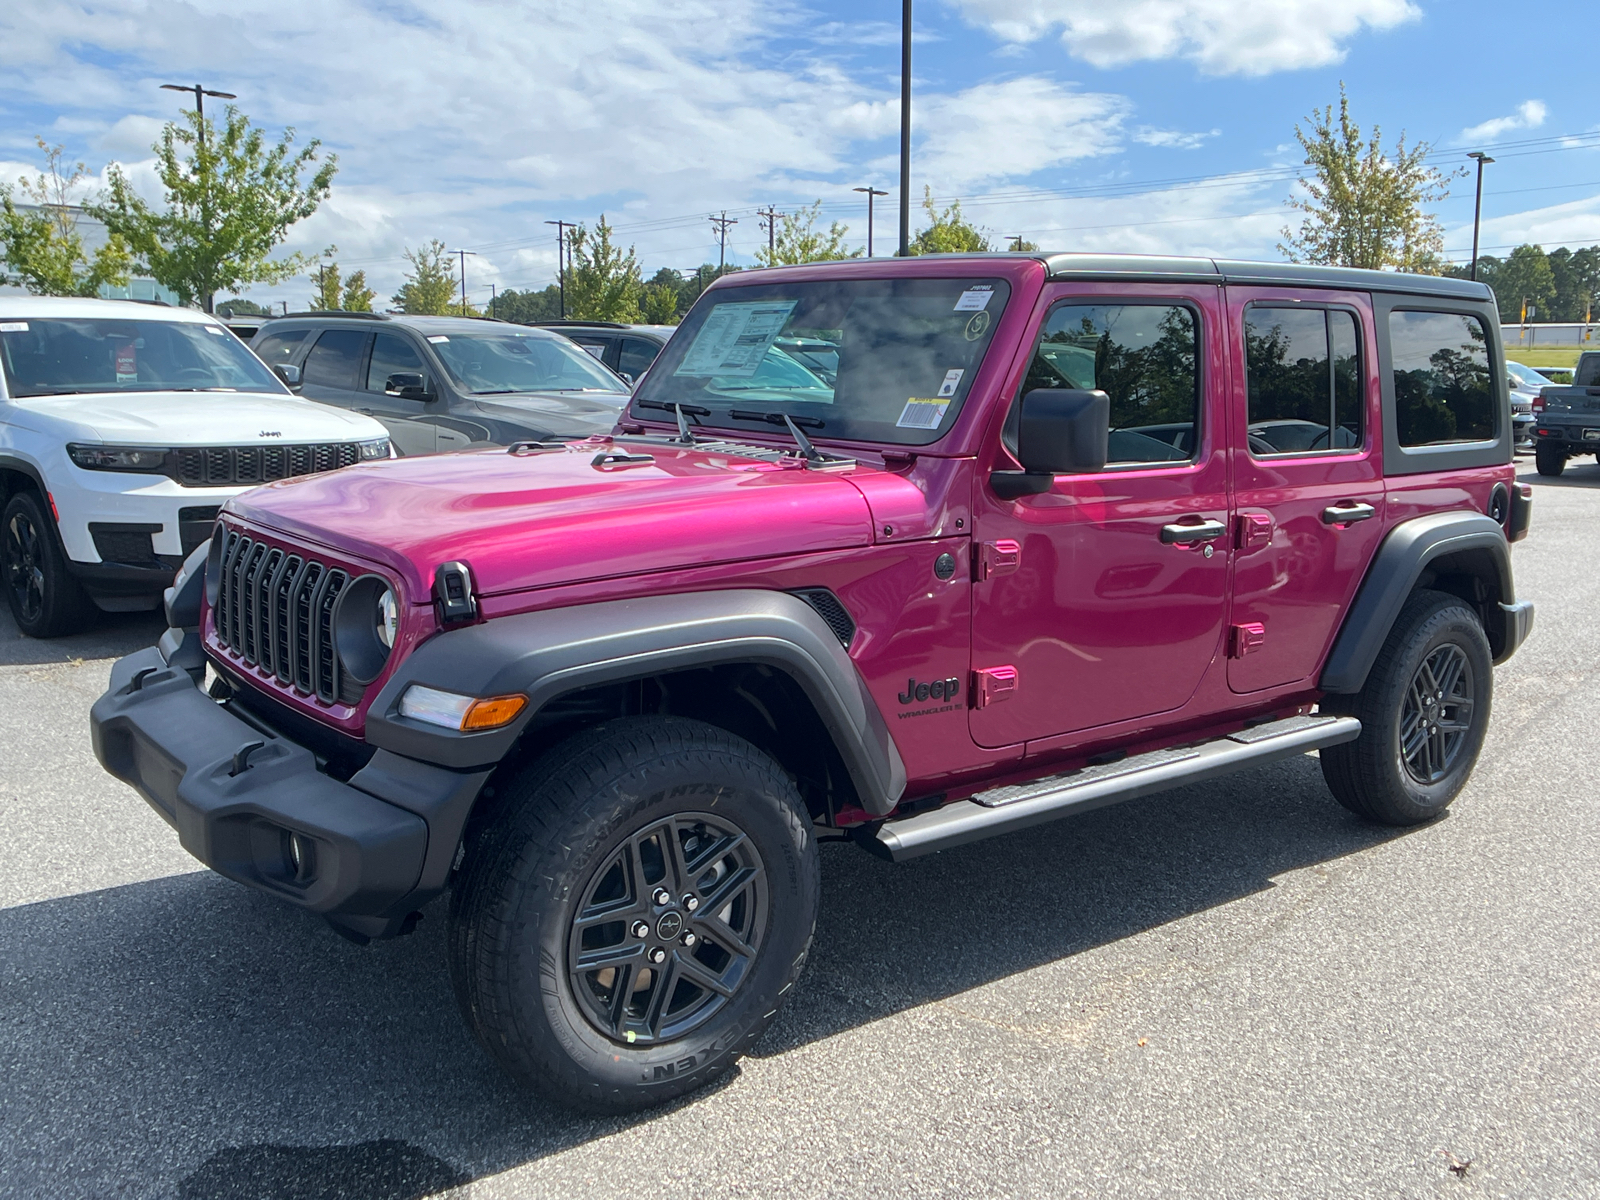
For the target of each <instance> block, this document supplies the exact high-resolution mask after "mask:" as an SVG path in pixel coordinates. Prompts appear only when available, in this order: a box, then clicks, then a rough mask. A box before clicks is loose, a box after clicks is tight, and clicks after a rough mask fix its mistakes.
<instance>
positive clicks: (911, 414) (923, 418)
mask: <svg viewBox="0 0 1600 1200" xmlns="http://www.w3.org/2000/svg"><path fill="white" fill-rule="evenodd" d="M949 407H950V401H948V400H927V399H919V398H918V397H916V396H913V397H911V399H909V400H907V401H906V406H905V408H903V409H902V410H901V412H900V419H899V420H898V421H896V422H895V427H896V428H897V429H937V428H939V422H940V421H942V420H944V410H945V409H947V408H949Z"/></svg>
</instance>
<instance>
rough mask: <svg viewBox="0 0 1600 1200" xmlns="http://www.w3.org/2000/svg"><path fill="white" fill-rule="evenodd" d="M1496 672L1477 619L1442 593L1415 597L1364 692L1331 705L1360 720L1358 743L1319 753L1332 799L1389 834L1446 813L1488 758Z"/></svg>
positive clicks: (1425, 593) (1414, 595) (1375, 665)
mask: <svg viewBox="0 0 1600 1200" xmlns="http://www.w3.org/2000/svg"><path fill="white" fill-rule="evenodd" d="M1493 671H1494V667H1493V663H1492V661H1491V659H1490V654H1489V639H1488V638H1487V637H1485V636H1484V632H1483V626H1482V625H1481V624H1480V623H1479V621H1478V616H1477V614H1476V613H1474V612H1473V611H1472V610H1471V609H1470V608H1468V607H1467V606H1466V605H1465V604H1463V603H1462V602H1461V601H1460V600H1459V599H1457V598H1456V597H1455V596H1451V595H1448V594H1446V593H1444V592H1433V591H1418V592H1415V593H1413V594H1412V596H1411V598H1410V599H1409V600H1407V601H1406V604H1405V607H1404V608H1403V609H1401V611H1400V616H1399V617H1398V618H1397V619H1396V620H1395V623H1394V628H1393V629H1391V630H1390V631H1389V637H1388V640H1387V641H1385V642H1384V645H1383V649H1382V650H1381V651H1380V652H1379V653H1378V659H1377V661H1376V662H1375V663H1374V664H1373V666H1372V670H1371V672H1370V673H1369V674H1368V676H1367V682H1366V685H1365V686H1364V687H1363V688H1362V689H1361V691H1360V692H1359V693H1357V694H1356V695H1355V696H1351V697H1339V698H1334V701H1333V702H1332V703H1329V704H1327V705H1325V707H1327V708H1329V709H1333V710H1338V711H1344V712H1348V713H1349V714H1350V715H1352V716H1356V717H1359V718H1360V719H1361V736H1360V737H1358V738H1357V739H1356V740H1355V741H1353V742H1347V743H1345V744H1344V745H1342V746H1330V747H1328V748H1327V749H1324V750H1323V751H1322V752H1321V758H1322V774H1323V778H1324V779H1326V780H1327V782H1328V787H1329V788H1330V789H1331V790H1332V792H1333V794H1334V798H1335V799H1337V800H1338V801H1339V803H1340V804H1342V805H1344V806H1345V807H1346V808H1348V809H1350V810H1351V811H1352V812H1355V813H1359V814H1360V815H1361V816H1364V817H1367V818H1369V819H1371V820H1374V821H1379V822H1382V823H1383V824H1385V825H1416V824H1420V823H1421V822H1423V821H1430V820H1432V819H1433V818H1434V817H1436V816H1438V815H1439V814H1440V813H1442V812H1443V811H1444V810H1445V809H1446V808H1448V807H1449V805H1450V802H1451V801H1452V800H1454V799H1455V797H1456V794H1457V793H1458V792H1460V791H1461V789H1462V788H1463V787H1465V786H1466V782H1467V779H1468V778H1469V777H1470V776H1471V774H1472V768H1473V766H1474V764H1476V763H1477V761H1478V752H1479V750H1481V749H1482V748H1483V738H1484V733H1485V731H1486V730H1487V728H1488V724H1489V710H1490V702H1491V700H1492V697H1493V693H1494V675H1493ZM1339 700H1343V701H1344V703H1343V704H1340V703H1339V702H1338V701H1339Z"/></svg>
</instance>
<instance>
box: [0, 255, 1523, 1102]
mask: <svg viewBox="0 0 1600 1200" xmlns="http://www.w3.org/2000/svg"><path fill="white" fill-rule="evenodd" d="M1108 279H1114V280H1115V283H1113V284H1108V283H1107V280H1108ZM319 319H321V318H319ZM330 319H331V318H330ZM462 324H463V325H464V324H465V322H462ZM451 329H452V332H450V333H449V334H448V335H446V334H445V333H440V334H438V335H437V340H438V341H440V342H441V343H443V342H444V341H445V340H446V338H447V336H448V337H449V338H454V337H456V336H457V334H456V332H454V330H455V329H456V327H455V326H452V327H451ZM363 335H364V336H365V331H363ZM491 335H492V336H494V337H502V336H506V337H510V336H512V335H509V334H506V335H502V334H500V333H495V332H494V331H492V330H491V331H489V333H485V334H484V336H485V337H488V336H491ZM8 336H9V335H8ZM377 336H380V337H381V336H383V334H382V333H381V332H380V333H379V334H378V335H377ZM430 344H431V339H430ZM1285 346H1292V349H1293V354H1292V356H1291V357H1292V359H1293V365H1292V366H1291V365H1286V360H1284V358H1283V354H1284V349H1283V348H1284V347H1285ZM545 349H548V347H546V346H543V345H542V344H541V343H539V342H537V341H529V342H528V343H527V345H526V346H521V347H519V348H518V350H519V354H518V356H510V355H509V354H508V361H509V358H510V357H525V358H527V360H528V363H529V364H537V363H540V362H543V361H544V360H543V359H542V358H540V353H541V352H542V351H543V350H545ZM430 353H431V352H430ZM506 369H510V368H506ZM519 369H520V368H519ZM529 369H532V367H531V366H530V368H529ZM394 378H396V379H398V378H400V377H399V376H395V377H394ZM410 378H412V379H415V380H419V381H420V380H421V378H422V377H421V376H410ZM1505 381H1506V370H1505V364H1504V362H1503V361H1502V352H1501V343H1500V328H1499V322H1498V318H1497V316H1496V311H1495V304H1494V299H1493V297H1492V296H1491V295H1490V292H1489V289H1488V288H1487V287H1485V286H1484V285H1483V284H1481V283H1473V282H1470V281H1467V280H1460V279H1448V278H1443V277H1437V276H1429V275H1405V274H1399V273H1395V272H1388V271H1383V272H1379V271H1356V270H1342V269H1341V270H1330V269H1327V268H1320V267H1305V266H1297V265H1293V264H1283V263H1273V264H1269V265H1259V266H1258V265H1255V264H1251V263H1238V262H1230V263H1218V262H1214V261H1212V260H1211V259H1177V258H1160V259H1144V258H1138V257H1128V258H1125V259H1119V258H1116V257H1115V256H1109V255H1099V254H1096V255H1076V254H1023V253H1018V254H1010V255H1003V256H1001V255H982V254H976V255H954V254H953V255H937V256H928V257H919V258H903V259H873V260H871V261H860V262H834V263H816V264H810V265H806V266H798V267H777V268H773V269H770V270H765V271H741V272H738V273H736V274H730V275H724V276H722V277H720V278H718V279H717V280H715V281H714V282H713V283H712V284H711V286H710V287H708V288H706V290H705V291H704V292H703V293H702V294H701V295H700V297H699V299H698V300H696V301H695V304H694V307H693V308H692V309H691V310H690V312H689V314H688V315H687V316H686V317H684V319H683V323H682V324H681V325H680V326H678V328H677V330H676V332H674V333H673V335H672V339H671V340H670V341H669V342H667V344H666V346H665V348H664V349H663V350H662V351H661V354H660V357H659V358H657V359H656V361H655V363H654V364H653V365H652V366H651V369H650V371H649V372H648V373H647V374H646V375H645V376H644V377H643V379H641V380H640V382H639V384H638V386H637V388H636V389H635V390H634V391H633V393H632V394H631V395H628V396H623V397H620V398H619V403H623V402H625V403H626V410H625V411H624V412H623V413H622V415H621V421H620V423H619V424H618V425H616V426H615V428H614V429H612V431H611V433H610V434H609V436H595V437H585V438H572V439H570V440H563V439H561V438H560V437H554V436H552V437H541V438H540V439H539V440H537V441H519V442H518V443H517V444H516V445H514V446H512V447H510V448H509V450H508V449H507V448H505V447H499V446H492V445H491V446H482V447H480V448H478V449H473V450H463V451H461V452H459V453H455V454H450V455H443V456H439V457H429V458H420V459H419V458H396V459H386V460H383V461H373V462H362V463H358V464H356V465H353V466H349V467H347V468H345V469H344V470H340V471H334V472H331V473H327V474H322V475H313V476H310V477H308V478H304V479H297V480H294V481H292V482H282V483H275V484H274V485H273V486H271V487H269V488H261V489H258V490H255V491H248V492H244V493H243V494H241V495H237V496H235V497H233V498H232V499H231V500H229V501H228V502H227V504H226V505H224V506H223V508H222V511H221V513H220V515H219V516H218V518H217V520H216V523H215V525H214V527H213V529H212V534H211V540H210V542H209V545H208V546H207V547H202V548H201V549H199V550H197V551H196V553H195V554H194V555H193V556H191V557H190V558H189V560H188V562H187V564H186V565H185V566H184V568H183V570H182V571H181V572H180V573H179V574H178V577H177V580H176V582H175V583H174V585H173V587H172V589H171V590H169V591H168V593H167V601H166V611H167V617H168V622H169V624H170V625H171V626H172V628H171V629H169V630H168V632H167V633H166V634H165V635H164V636H163V637H162V639H161V643H160V645H159V646H154V647H151V648H150V649H148V650H143V651H140V652H139V653H137V654H133V655H130V656H129V657H127V658H124V659H123V660H121V661H120V662H119V663H117V665H116V667H115V668H114V669H113V671H112V674H111V686H110V689H109V690H108V691H107V692H106V693H105V695H103V696H102V697H101V698H100V699H99V700H98V701H97V702H96V704H95V705H94V709H93V713H92V716H91V722H92V726H93V735H94V747H95V752H96V754H97V755H98V756H99V759H100V761H101V763H102V764H104V766H105V768H106V769H107V770H108V771H110V772H111V773H112V774H113V775H116V776H117V777H118V778H120V779H124V780H126V781H127V782H128V783H130V784H132V785H133V786H134V787H135V788H137V789H138V790H139V791H140V792H141V793H142V794H143V796H144V797H145V799H146V800H148V801H149V803H150V804H151V806H152V807H154V808H155V809H157V810H158V811H159V812H160V814H161V815H162V816H163V817H164V818H165V819H166V820H167V821H169V822H170V823H172V824H174V825H175V826H177V827H178V828H180V829H182V830H183V844H184V845H185V846H187V847H190V848H192V849H193V851H194V852H195V853H196V854H197V855H199V856H200V857H201V858H202V860H203V861H204V862H205V863H207V864H208V865H209V866H211V867H212V868H213V869H215V870H217V871H220V872H222V873H223V874H225V875H227V876H228V877H229V878H232V879H235V880H237V881H239V882H240V883H243V884H245V885H247V886H250V887H254V888H258V889H260V890H262V891H264V892H270V893H271V894H272V895H274V896H277V897H279V898H280V899H282V900H283V901H285V902H286V903H288V904H292V905H295V906H297V907H299V908H302V909H304V910H306V911H309V912H313V913H317V914H319V915H321V916H323V917H324V918H326V919H327V920H328V921H329V922H331V923H332V924H333V925H334V926H335V927H337V928H338V929H339V930H340V931H341V932H342V933H344V934H346V935H347V936H349V937H352V938H355V939H356V940H359V941H365V940H370V939H373V938H386V937H395V936H399V935H402V934H405V933H408V932H410V930H411V929H412V928H414V927H415V925H416V923H417V920H418V918H419V915H420V913H421V911H422V908H423V906H424V905H426V904H428V903H429V902H430V901H432V900H435V899H437V898H439V897H441V896H443V894H444V893H447V892H448V893H449V917H448V920H449V925H450V929H449V931H448V933H447V936H445V937H444V938H443V939H442V941H443V944H444V945H445V946H446V947H448V951H447V953H448V956H449V964H450V973H451V977H452V979H453V980H454V982H455V990H456V993H457V996H458V998H459V1001H460V1007H461V1012H462V1016H463V1018H464V1019H465V1021H466V1023H467V1024H468V1026H470V1028H471V1029H472V1031H473V1033H474V1034H475V1035H476V1037H477V1040H478V1043H479V1044H480V1045H481V1046H482V1048H483V1051H484V1053H485V1054H487V1055H489V1056H490V1057H492V1058H493V1059H494V1060H495V1061H496V1062H498V1063H499V1064H500V1066H501V1067H503V1068H504V1069H505V1070H506V1071H507V1072H508V1073H509V1074H510V1075H512V1076H513V1077H514V1078H516V1079H518V1080H521V1081H523V1082H524V1083H525V1084H527V1085H528V1086H529V1087H530V1088H532V1089H535V1090H537V1091H539V1092H540V1093H542V1094H545V1095H548V1096H551V1097H553V1098H556V1099H559V1100H562V1101H564V1102H566V1103H568V1104H571V1105H574V1106H576V1107H580V1108H584V1109H588V1110H591V1111H598V1112H612V1113H615V1112H623V1111H627V1110H631V1109H639V1108H643V1107H646V1106H649V1105H654V1104H660V1103H663V1102H665V1101H667V1100H670V1099H672V1098H673V1097H676V1096H681V1095H684V1094H685V1093H687V1092H691V1091H693V1090H695V1089H697V1088H700V1087H703V1086H705V1085H706V1084H707V1083H709V1082H711V1081H712V1080H714V1079H717V1078H718V1077H720V1076H722V1075H723V1074H725V1073H726V1072H727V1071H728V1070H729V1069H730V1068H731V1067H732V1066H733V1064H734V1063H735V1062H736V1061H737V1060H738V1058H739V1056H740V1054H741V1053H743V1051H744V1050H745V1049H747V1048H748V1047H749V1046H751V1045H752V1044H754V1043H755V1041H756V1039H757V1038H758V1037H759V1036H760V1035H761V1032H762V1030H763V1029H764V1028H766V1026H767V1024H768V1023H769V1022H770V1021H771V1019H772V1017H773V1015H774V1013H776V1012H777V1010H778V1008H779V1007H780V1006H781V1005H782V1004H783V1002H784V1000H785V998H786V997H787V996H788V995H789V994H790V993H791V992H793V991H794V990H795V989H796V987H797V985H798V987H802V988H803V987H804V986H806V985H805V981H804V979H803V978H802V971H803V969H804V966H805V962H806V958H807V955H808V953H809V951H810V947H811V942H812V938H813V936H814V933H815V929H816V922H817V912H818V906H819V903H820V896H821V888H822V883H821V876H820V869H819V860H818V841H819V839H820V838H822V837H828V838H830V839H831V840H844V839H843V837H842V835H846V834H848V835H849V837H848V840H850V841H853V842H854V843H855V844H857V845H859V846H862V847H864V848H866V849H868V850H870V851H872V852H873V853H875V854H877V855H880V856H881V857H884V858H887V859H890V860H894V861H899V860H902V859H907V858H914V857H916V856H917V855H920V854H927V853H930V852H931V851H935V850H953V852H955V853H962V851H960V850H959V849H955V848H957V847H961V846H963V845H964V844H965V843H967V842H972V841H976V840H978V839H979V838H985V837H989V836H991V835H993V834H999V833H1007V832H1011V831H1014V830H1019V829H1025V828H1028V827H1029V826H1032V825H1037V824H1039V823H1041V822H1044V821H1050V820H1054V819H1057V818H1061V817H1065V816H1067V815H1069V814H1072V813H1075V812H1083V811H1087V810H1089V809H1092V808H1096V807H1099V806H1100V805H1103V804H1108V803H1111V802H1113V801H1116V800H1122V799H1127V798H1129V797H1133V796H1145V795H1149V794H1150V793H1152V792H1156V791H1160V790H1162V789H1166V788H1181V787H1183V786H1184V785H1185V784H1189V783H1193V782H1195V781H1198V780H1205V779H1212V778H1215V777H1216V776H1218V775H1221V774H1224V773H1227V772H1229V771H1235V770H1242V769H1246V768H1249V767H1253V766H1256V765H1259V764H1262V763H1267V762H1271V761H1273V760H1275V759H1282V758H1286V757H1289V756H1294V755H1301V754H1305V753H1306V752H1308V751H1312V750H1316V751H1318V752H1319V754H1320V766H1321V770H1322V774H1323V778H1324V779H1326V780H1327V783H1328V786H1329V788H1330V789H1331V790H1332V792H1333V795H1334V797H1335V798H1336V799H1337V800H1338V801H1339V802H1340V803H1341V804H1343V805H1345V806H1346V807H1347V808H1350V809H1352V810H1354V811H1355V812H1357V813H1359V814H1361V815H1362V816H1364V817H1366V818H1368V819H1370V820H1372V821H1376V822H1379V823H1383V824H1389V825H1408V824H1415V823H1419V822H1423V821H1429V820H1432V819H1433V818H1435V817H1437V816H1438V815H1439V814H1440V813H1442V812H1443V811H1444V810H1445V808H1446V807H1447V806H1448V805H1449V804H1450V803H1451V801H1452V800H1453V799H1454V798H1455V797H1456V795H1457V794H1458V793H1459V792H1460V791H1461V789H1462V787H1463V786H1464V785H1465V784H1466V782H1467V778H1468V776H1469V775H1470V774H1471V772H1472V769H1473V765H1474V763H1475V762H1476V761H1477V757H1478V751H1479V748H1480V747H1481V746H1482V745H1483V739H1484V733H1485V730H1486V728H1487V724H1488V721H1489V713H1490V709H1491V699H1492V695H1493V689H1494V667H1495V664H1496V663H1499V662H1503V661H1505V659H1506V658H1508V657H1509V656H1510V655H1511V654H1513V653H1514V652H1515V651H1516V649H1517V647H1518V646H1519V645H1520V644H1521V642H1522V641H1523V639H1524V638H1525V637H1526V636H1527V635H1528V632H1529V630H1530V628H1531V627H1532V624H1533V608H1532V605H1530V604H1529V603H1528V602H1527V601H1525V600H1519V599H1518V598H1517V596H1516V594H1515V589H1514V588H1513V586H1512V573H1511V544H1512V543H1513V542H1515V541H1516V540H1517V539H1518V538H1520V537H1522V536H1523V535H1524V534H1525V533H1526V532H1527V529H1528V521H1529V512H1530V501H1529V492H1528V490H1527V489H1526V487H1525V486H1524V485H1522V484H1519V483H1518V482H1517V480H1516V473H1515V471H1514V469H1513V467H1512V462H1511V437H1512V431H1511V428H1510V408H1509V404H1508V400H1507V396H1506V392H1505ZM1152 397H1159V405H1158V406H1152V402H1151V398H1152ZM1397 397H1401V398H1402V399H1400V400H1397ZM1441 430H1451V431H1454V432H1453V433H1452V434H1451V435H1450V438H1451V439H1455V440H1449V439H1447V440H1441V436H1442V435H1441V433H1440V431H1441ZM524 436H527V435H519V437H524ZM430 446H431V443H430ZM402 449H403V447H402ZM279 452H280V451H275V450H261V451H259V453H263V454H267V453H279ZM96 453H102V452H101V451H96ZM104 453H111V452H109V451H106V452H104ZM140 453H142V451H141V452H140ZM252 453H257V451H252ZM619 464H621V466H619ZM622 467H625V468H626V469H621V468H622ZM119 469H120V468H119ZM1397 494H1399V495H1403V497H1404V499H1403V502H1401V503H1393V502H1391V501H1392V500H1393V498H1394V497H1395V496H1396V495H1397ZM44 511H45V510H44V509H42V508H41V509H39V510H38V512H39V513H40V514H42V513H43V512H44ZM38 519H39V520H43V519H44V518H43V516H42V515H41V516H39V517H38ZM1246 526H1248V527H1249V528H1248V529H1246ZM1246 534H1248V535H1249V536H1246ZM40 545H41V546H44V547H45V551H46V552H48V551H49V546H51V545H54V543H53V542H50V541H48V539H47V540H45V541H41V542H40ZM469 563H470V573H469V569H468V566H467V564H469ZM969 563H971V564H974V569H972V570H970V571H969V570H965V569H958V564H969ZM441 564H442V565H441ZM438 571H442V572H443V573H444V577H445V578H446V579H447V581H449V580H455V581H456V582H458V583H459V584H460V587H459V588H456V589H454V590H455V591H459V592H460V597H459V599H461V601H462V603H461V604H460V605H459V606H455V607H452V602H451V597H449V596H444V597H443V599H442V600H440V602H439V603H434V602H433V601H434V600H435V599H438V598H439V596H436V595H435V593H434V580H435V576H436V572H438ZM457 575H459V579H456V576H457ZM445 590H446V591H448V590H449V589H445ZM439 595H440V596H442V595H443V593H442V592H441V593H440V594H439ZM1239 630H1243V631H1245V632H1246V633H1248V634H1249V636H1248V637H1245V636H1243V635H1240V634H1237V633H1236V631H1239ZM1246 651H1248V653H1246ZM207 680H209V690H202V689H203V688H205V687H206V686H207V683H206V681H207ZM1019 680H1026V681H1027V686H1026V687H1021V686H1019V684H1018V681H1019ZM969 681H970V682H969ZM969 700H970V701H971V703H968V701H969ZM1000 701H1003V703H1001V702H1000ZM1281 778H1282V779H1289V780H1297V779H1302V778H1304V776H1303V773H1300V772H1294V773H1289V774H1285V775H1283V776H1281ZM1174 802H1175V803H1182V802H1183V799H1182V797H1181V793H1180V794H1179V795H1178V796H1177V797H1175V799H1174ZM1476 802H1477V803H1484V804H1487V803H1492V802H1493V798H1492V797H1489V796H1484V797H1481V798H1479V799H1478V800H1477V801H1476ZM1439 837H1441V838H1443V839H1445V840H1446V841H1448V840H1449V839H1450V838H1451V837H1452V834H1451V831H1450V830H1449V829H1444V830H1442V831H1441V832H1440V834H1439ZM992 861H995V862H1003V861H1004V852H1003V851H1000V852H998V853H997V855H996V856H995V857H994V858H993V860H992ZM1219 869H1220V868H1219ZM1035 886H1036V881H1035V880H1033V879H1031V878H1023V877H1018V878H1017V879H1015V880H1007V879H1006V877H1005V875H1004V873H1003V871H1001V872H991V873H990V874H989V875H988V876H987V877H986V881H985V887H987V888H988V889H990V890H991V891H992V890H995V889H1000V890H1004V889H1007V888H1011V889H1014V890H1016V891H1018V892H1021V891H1024V890H1026V889H1030V888H1033V887H1035ZM1347 891H1348V893H1349V894H1348V895H1347V896H1346V898H1345V902H1346V903H1359V902H1360V901H1359V883H1358V884H1356V885H1355V886H1354V887H1353V888H1351V889H1347ZM1050 999H1052V998H1045V1001H1046V1002H1048V1001H1049V1000H1050ZM728 1094H734V1093H728Z"/></svg>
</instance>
